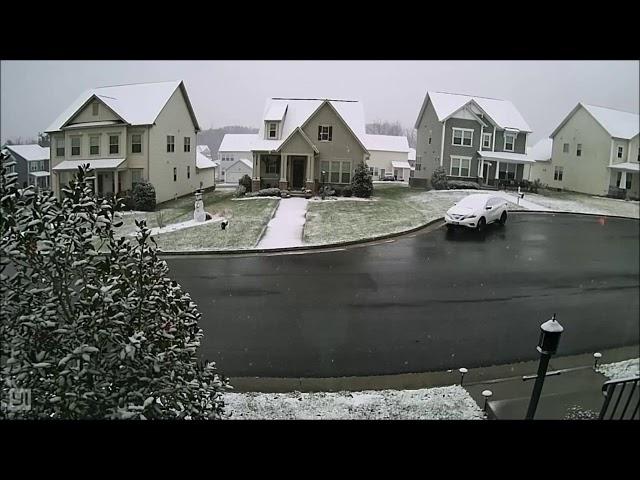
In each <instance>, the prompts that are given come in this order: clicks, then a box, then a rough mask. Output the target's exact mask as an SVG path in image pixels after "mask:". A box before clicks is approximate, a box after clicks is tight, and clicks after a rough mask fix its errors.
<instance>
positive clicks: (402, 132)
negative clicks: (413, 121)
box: [365, 120, 417, 148]
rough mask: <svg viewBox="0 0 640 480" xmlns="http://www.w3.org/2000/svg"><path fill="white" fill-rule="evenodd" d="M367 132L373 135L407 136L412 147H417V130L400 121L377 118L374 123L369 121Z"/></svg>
mask: <svg viewBox="0 0 640 480" xmlns="http://www.w3.org/2000/svg"><path fill="white" fill-rule="evenodd" d="M365 128H366V132H367V133H370V134H372V135H395V136H405V137H407V140H408V141H409V146H410V147H411V148H416V140H417V139H416V131H415V129H414V128H404V127H403V126H402V125H401V124H400V122H387V121H382V120H376V121H375V122H373V123H367V125H366V127H365Z"/></svg>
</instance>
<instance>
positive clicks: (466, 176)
mask: <svg viewBox="0 0 640 480" xmlns="http://www.w3.org/2000/svg"><path fill="white" fill-rule="evenodd" d="M454 160H459V162H460V163H459V164H458V167H457V170H458V173H457V175H454V173H453V161H454ZM463 161H466V162H468V164H467V167H465V168H467V170H468V174H467V175H461V173H462V162H463ZM470 175H471V157H461V156H459V155H451V157H450V162H449V176H450V177H460V178H468V177H469V176H470Z"/></svg>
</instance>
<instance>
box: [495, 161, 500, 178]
mask: <svg viewBox="0 0 640 480" xmlns="http://www.w3.org/2000/svg"><path fill="white" fill-rule="evenodd" d="M499 171H500V162H499V161H496V176H495V179H496V180H498V172H499Z"/></svg>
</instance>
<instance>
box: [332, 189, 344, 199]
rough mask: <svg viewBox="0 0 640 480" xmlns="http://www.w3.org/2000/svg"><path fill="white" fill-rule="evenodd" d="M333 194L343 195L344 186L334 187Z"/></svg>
mask: <svg viewBox="0 0 640 480" xmlns="http://www.w3.org/2000/svg"><path fill="white" fill-rule="evenodd" d="M333 195H334V196H336V197H339V196H341V195H342V187H334V188H333Z"/></svg>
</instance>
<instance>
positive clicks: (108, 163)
mask: <svg viewBox="0 0 640 480" xmlns="http://www.w3.org/2000/svg"><path fill="white" fill-rule="evenodd" d="M124 161H125V159H124V158H100V159H90V160H88V159H85V160H65V161H64V162H60V163H59V164H58V165H56V166H55V167H53V170H56V171H58V170H77V169H78V167H79V166H80V165H84V164H87V163H88V164H89V168H92V169H98V168H99V169H113V168H117V167H119V166H120V165H121V164H122V163H123V162H124Z"/></svg>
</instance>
